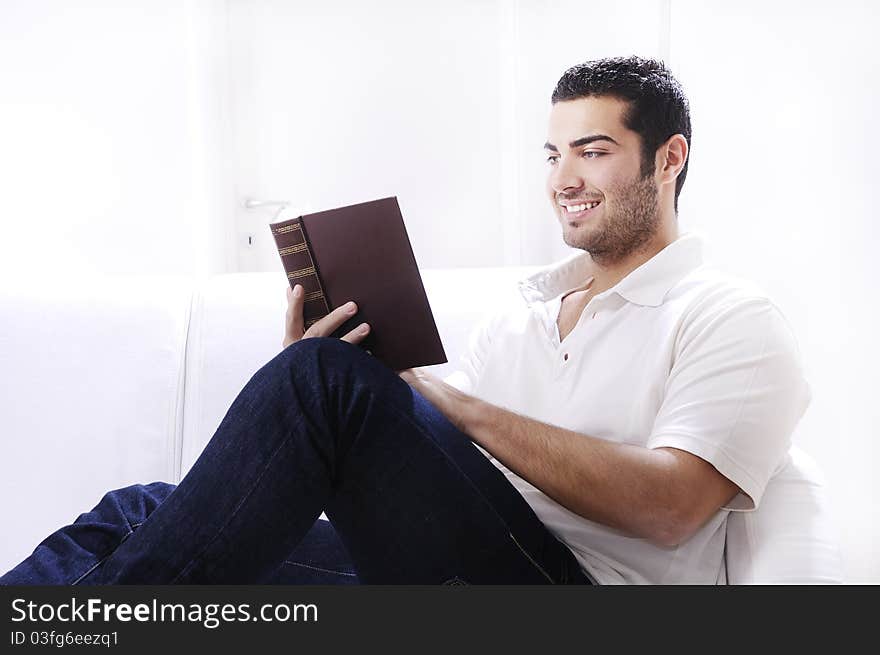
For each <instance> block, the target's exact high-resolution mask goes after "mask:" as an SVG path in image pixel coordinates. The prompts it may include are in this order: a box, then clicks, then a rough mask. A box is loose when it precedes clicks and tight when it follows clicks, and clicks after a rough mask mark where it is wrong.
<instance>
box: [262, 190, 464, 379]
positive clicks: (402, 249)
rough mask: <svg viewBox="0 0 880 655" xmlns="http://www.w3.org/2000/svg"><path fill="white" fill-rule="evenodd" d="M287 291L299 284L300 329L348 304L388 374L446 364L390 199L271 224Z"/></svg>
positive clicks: (394, 201)
mask: <svg viewBox="0 0 880 655" xmlns="http://www.w3.org/2000/svg"><path fill="white" fill-rule="evenodd" d="M270 228H271V230H272V236H273V237H274V238H275V243H276V245H277V246H278V254H279V256H280V257H281V263H282V265H283V266H284V271H285V273H286V274H287V279H288V281H289V283H290V286H291V287H293V286H295V285H297V284H300V285H302V287H303V292H304V294H305V295H304V303H303V320H304V324H305V329H306V330H308V329H309V327H311V326H312V325H314V323H315V322H316V321H318V320H320V319H321V318H323V317H324V316H326V315H327V314H329V313H330V312H331V311H332V310H334V309H336V308H337V307H339V306H340V305H344V304H345V303H346V302H348V301H349V300H353V301H355V302H356V303H357V307H358V311H357V314H355V315H354V317H352V318H351V319H350V320H348V321H346V323H345V324H344V325H342V327H340V328H339V329H338V330H336V332H334V334H333V335H332V336H334V337H337V338H338V337H341V336H343V335H345V334H347V333H348V332H349V331H350V330H352V329H354V328H355V327H357V326H358V325H360V324H361V323H369V324H370V332H369V334H368V335H367V338H366V339H364V340H363V341H362V342H361V343H360V345H361V346H362V347H364V348H366V349H367V350H368V351H369V352H370V353H372V354H373V355H374V356H375V357H377V358H379V359H380V360H381V361H382V362H384V363H385V364H386V365H387V366H388V367H389V368H391V369H392V370H394V371H400V370H403V369H407V368H411V367H414V366H430V365H432V364H443V363H445V362H446V361H447V359H446V352H445V351H444V349H443V343H442V342H441V340H440V334H439V333H438V331H437V325H436V323H435V321H434V314H433V313H432V312H431V306H430V304H429V302H428V296H427V294H426V293H425V287H424V285H423V284H422V276H421V274H420V273H419V268H418V266H417V265H416V259H415V255H414V254H413V250H412V246H411V245H410V241H409V236H408V235H407V232H406V226H405V225H404V222H403V216H402V215H401V213H400V206H399V205H398V203H397V198H396V197H391V198H382V199H381V200H373V201H371V202H363V203H359V204H356V205H349V206H347V207H339V208H337V209H330V210H327V211H321V212H316V213H313V214H305V215H302V216H298V217H296V218H292V219H289V220H286V221H281V222H279V223H271V224H270Z"/></svg>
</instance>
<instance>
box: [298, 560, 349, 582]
mask: <svg viewBox="0 0 880 655" xmlns="http://www.w3.org/2000/svg"><path fill="white" fill-rule="evenodd" d="M284 563H285V564H291V565H293V566H301V567H303V568H304V569H311V570H313V571H320V572H321V573H332V574H335V575H346V576H349V577H351V578H356V577H357V574H356V573H346V572H345V571H332V570H330V569H322V568H321V567H320V566H312V565H310V564H303V563H302V562H294V561H292V560H284Z"/></svg>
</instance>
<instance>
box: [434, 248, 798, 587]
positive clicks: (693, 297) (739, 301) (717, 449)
mask: <svg viewBox="0 0 880 655" xmlns="http://www.w3.org/2000/svg"><path fill="white" fill-rule="evenodd" d="M701 252H702V247H701V243H700V241H699V239H698V238H697V237H695V236H692V235H684V236H682V237H680V238H679V239H678V240H677V241H675V242H674V243H672V244H670V245H669V246H667V247H666V248H665V249H663V250H662V251H661V252H659V253H658V254H657V255H655V256H654V257H653V258H652V259H650V260H649V261H647V262H645V263H644V264H642V265H641V266H639V267H638V268H637V269H635V270H634V271H632V272H631V273H630V274H629V275H627V276H626V277H625V278H624V279H622V280H621V281H620V282H619V283H618V284H616V285H615V286H614V287H612V288H611V289H608V290H606V291H604V292H602V293H599V294H597V295H596V296H595V297H593V298H592V299H591V300H590V302H589V303H588V304H587V305H586V307H585V308H584V310H583V312H582V314H581V316H580V319H579V321H578V323H577V325H576V326H575V327H574V329H573V330H572V331H571V333H570V334H569V335H567V336H566V338H565V340H564V341H562V342H561V343H560V340H559V331H558V329H557V325H556V319H557V317H558V314H559V309H560V306H561V300H562V297H563V295H565V293H566V292H568V291H570V290H572V289H574V288H577V287H579V286H581V285H582V284H583V283H584V281H585V280H586V279H587V278H588V277H589V274H588V272H587V271H588V266H589V264H590V259H589V255H588V254H587V253H580V254H577V255H575V256H573V257H571V258H569V259H567V260H565V261H564V262H562V263H560V264H557V265H554V266H552V267H549V268H547V269H545V270H542V271H540V272H539V273H537V274H535V275H533V276H531V277H529V278H528V279H526V280H524V281H523V282H521V283H520V290H521V292H522V295H523V298H524V299H525V303H524V304H522V305H521V306H518V307H513V308H511V309H510V310H509V311H505V312H504V313H502V314H499V315H497V316H495V317H493V318H492V319H490V320H487V321H484V322H483V323H482V324H481V325H480V326H479V327H478V328H477V329H476V330H475V331H474V333H473V334H472V336H471V342H470V349H469V352H468V353H467V354H466V355H465V356H464V357H463V358H462V362H461V370H460V371H459V372H458V373H456V374H454V375H453V376H451V378H448V379H447V381H449V382H450V383H451V384H453V385H454V386H456V387H458V388H459V389H461V390H462V391H464V392H466V393H470V394H472V395H474V396H477V397H479V398H482V399H483V400H486V401H487V402H490V403H492V404H495V405H498V406H501V407H504V408H507V409H509V410H512V411H514V412H517V413H519V414H522V415H525V416H529V417H531V418H534V419H537V420H539V421H542V422H545V423H550V424H553V425H556V426H559V427H562V428H566V429H569V430H573V431H576V432H580V433H582V434H586V435H590V436H593V437H599V438H601V439H607V440H609V441H615V442H619V443H628V444H634V445H637V446H643V447H646V448H658V447H661V446H668V447H674V448H678V449H681V450H685V451H688V452H691V453H693V454H695V455H697V456H699V457H701V458H703V459H704V460H706V461H708V462H709V463H711V464H712V465H713V466H714V467H715V468H716V469H718V471H720V472H721V473H722V474H723V475H724V476H726V477H727V478H729V479H730V480H731V481H733V482H734V483H736V484H737V485H738V486H739V488H740V489H742V491H743V492H744V493H742V494H739V495H738V496H737V497H736V498H735V499H734V500H733V501H732V502H731V504H730V506H729V507H726V508H724V509H722V510H720V511H719V512H717V513H716V514H715V515H714V516H713V517H712V518H711V519H710V520H709V521H708V522H707V523H706V524H705V525H704V526H703V527H702V528H701V529H700V530H699V531H698V532H697V533H696V534H695V535H694V536H693V537H691V538H690V539H689V540H687V541H686V542H685V543H683V544H681V545H679V546H677V547H672V548H664V547H660V546H656V545H653V544H651V543H650V542H648V541H647V540H644V539H639V538H635V537H632V536H628V535H626V534H623V533H622V532H620V531H618V530H615V529H612V528H609V527H606V526H604V525H601V524H599V523H595V522H593V521H590V520H587V519H585V518H583V517H581V516H579V515H577V514H575V513H573V512H571V511H569V510H567V509H566V508H564V507H563V506H561V505H560V504H559V503H557V502H556V501H554V500H552V499H551V498H549V497H548V496H546V495H545V494H544V493H542V492H541V491H540V490H538V489H537V488H535V487H534V486H532V485H531V484H529V483H528V482H526V481H525V480H524V479H522V478H520V477H519V476H517V475H516V474H514V473H513V472H511V471H509V470H508V469H507V468H506V467H505V466H504V465H503V464H501V463H500V462H498V461H497V460H495V459H494V458H491V456H490V458H491V459H492V461H493V463H494V464H495V465H496V466H497V467H498V468H499V469H501V470H502V471H503V472H504V473H505V475H506V476H507V477H508V479H509V480H510V481H511V483H512V484H513V485H514V486H515V487H516V488H517V489H518V490H519V492H520V493H521V494H522V495H523V496H524V498H525V499H526V501H528V503H529V504H530V505H531V507H532V508H533V509H534V511H535V513H536V514H537V515H538V517H539V518H540V519H541V521H543V522H544V524H545V525H546V526H547V527H548V528H549V529H550V530H551V531H552V532H553V533H554V534H555V535H556V536H557V537H558V538H559V539H560V540H562V541H563V542H564V543H565V544H567V545H568V546H569V548H571V550H572V551H573V552H574V554H575V556H576V557H577V559H578V561H579V562H580V564H581V566H582V567H583V568H584V569H585V570H586V571H587V572H588V573H589V574H590V575H591V576H592V577H593V578H595V579H596V581H597V582H599V583H601V584H614V583H644V584H678V583H691V584H714V583H715V582H716V581H718V579H719V575H720V573H721V569H722V566H723V550H724V541H725V528H726V520H727V515H728V512H729V511H730V510H734V511H736V510H750V509H754V508H756V507H757V506H758V505H759V503H760V501H761V495H762V493H763V492H764V488H765V486H766V485H767V482H768V480H769V479H770V477H771V475H772V474H773V472H774V471H775V470H776V468H777V466H778V465H780V464H781V463H782V461H783V457H784V455H785V453H786V452H787V451H788V449H789V446H790V442H791V435H792V432H793V430H794V427H795V425H796V424H797V422H798V421H799V420H800V418H801V416H802V415H803V413H804V411H805V410H806V408H807V405H808V404H809V401H810V391H809V386H808V384H807V382H806V380H805V379H804V376H803V372H802V368H801V364H800V358H799V354H798V349H797V344H796V342H795V339H794V336H793V334H792V332H791V329H790V328H789V326H788V323H787V322H786V320H785V318H784V317H783V316H782V314H781V313H780V311H779V310H778V309H777V308H776V306H775V305H774V304H773V303H772V302H771V301H770V300H769V299H768V298H767V297H766V296H765V295H764V294H763V293H761V292H760V291H759V290H757V289H756V288H754V287H752V286H751V285H749V284H748V283H745V282H743V281H740V280H736V279H734V278H731V277H729V276H726V275H724V274H722V273H719V272H717V271H715V270H713V269H711V268H708V267H706V266H704V265H703V264H702V254H701ZM483 452H486V451H483ZM486 454H487V455H488V453H486ZM584 493H585V494H588V493H590V490H589V489H584Z"/></svg>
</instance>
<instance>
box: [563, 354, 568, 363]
mask: <svg viewBox="0 0 880 655" xmlns="http://www.w3.org/2000/svg"><path fill="white" fill-rule="evenodd" d="M562 359H564V360H565V361H568V353H565V354H564V355H563V356H562Z"/></svg>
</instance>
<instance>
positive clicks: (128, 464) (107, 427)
mask: <svg viewBox="0 0 880 655" xmlns="http://www.w3.org/2000/svg"><path fill="white" fill-rule="evenodd" d="M527 272H528V269H516V268H495V269H493V268H486V269H455V270H425V271H423V278H424V282H425V287H426V289H427V291H428V295H429V298H430V301H431V304H432V307H433V310H434V313H435V317H436V320H437V323H438V327H439V329H440V332H441V336H442V338H443V342H444V345H445V347H446V350H447V355H448V356H449V359H450V362H451V364H446V365H443V366H439V367H436V371H435V372H436V373H437V374H439V375H441V376H445V375H446V374H448V373H451V372H452V370H453V366H454V362H455V361H456V360H457V357H458V355H459V354H460V353H461V351H462V349H463V347H464V345H465V344H466V342H467V336H468V334H469V332H470V329H471V328H472V326H473V325H474V324H475V322H476V321H477V320H478V319H479V318H481V317H482V316H483V315H484V314H485V313H487V312H489V311H491V310H492V308H493V307H494V306H497V305H501V304H504V303H506V302H511V301H515V300H516V298H517V291H516V284H515V282H516V280H518V279H519V278H521V277H523V276H524V274H525V273H527ZM286 283H287V282H286V280H285V278H284V276H283V274H281V273H279V274H274V273H250V274H236V275H221V276H216V277H213V278H210V279H207V280H202V281H197V280H194V279H192V278H188V277H164V276H162V277H160V276H153V277H90V278H79V279H70V278H68V279H63V278H61V279H26V280H7V281H6V282H5V283H4V286H3V287H0V371H2V375H0V419H2V420H0V426H2V427H0V430H2V435H0V466H2V478H0V492H2V494H0V520H2V525H3V526H4V529H3V533H4V534H3V539H2V540H0V572H5V571H6V570H8V569H9V568H11V567H12V566H14V565H15V564H16V563H17V562H19V561H20V560H22V559H23V558H24V557H26V556H27V555H28V554H29V553H30V552H31V550H32V549H33V547H34V546H35V545H36V544H37V543H38V542H39V541H40V540H41V539H42V538H44V537H45V536H46V535H47V534H49V533H50V532H51V531H52V530H54V529H55V528H57V527H58V526H60V525H63V524H66V523H70V522H72V521H73V520H74V519H75V518H76V516H78V515H79V514H80V513H81V512H84V511H87V510H89V509H91V507H93V506H94V505H95V504H96V503H97V502H98V500H99V499H100V498H101V496H102V495H103V493H104V492H105V491H107V490H109V489H114V488H118V487H122V486H126V485H129V484H133V483H138V482H144V483H146V482H151V481H154V480H165V481H170V482H177V481H179V480H180V478H181V477H182V475H183V474H185V473H186V471H187V470H188V469H189V467H190V466H191V465H192V463H193V462H194V461H195V459H196V457H197V456H198V454H199V453H200V452H201V450H202V449H203V448H204V446H205V444H206V443H207V441H208V440H209V439H210V437H211V435H212V434H213V432H214V430H215V429H216V427H217V425H218V424H219V422H220V420H221V419H222V417H223V415H224V414H225V412H226V410H227V408H228V407H229V405H230V404H231V402H232V400H233V399H234V398H235V396H236V394H237V393H238V391H239V390H240V389H241V387H242V386H243V385H244V384H245V383H246V382H247V380H248V379H249V378H250V376H251V375H252V374H253V373H254V372H255V371H256V370H257V369H258V368H259V367H260V366H262V365H263V364H264V363H265V362H266V361H268V360H269V359H270V358H272V357H273V356H274V355H276V354H277V353H278V352H279V350H280V341H281V337H282V327H283V316H284V311H285V293H284V291H285V285H286ZM489 299H491V300H489ZM822 484H823V483H822V478H821V473H820V472H819V469H818V467H817V466H816V464H815V463H814V462H813V461H812V460H811V459H810V458H809V457H808V456H807V455H805V454H804V453H802V452H800V451H798V450H797V449H794V450H793V452H792V455H791V456H790V457H789V459H788V460H787V462H786V463H785V466H784V467H782V468H781V469H780V471H779V472H778V473H777V475H776V477H775V478H774V480H773V482H771V484H770V486H769V487H768V489H767V492H766V495H765V498H764V500H763V504H762V506H761V508H760V509H759V510H758V511H757V512H752V513H745V514H742V513H739V514H734V515H732V517H731V520H730V521H729V527H728V548H727V564H728V566H727V580H726V581H728V582H730V583H736V584H746V583H835V582H840V581H841V576H842V566H841V562H840V556H839V552H838V543H837V542H838V540H837V535H836V532H835V530H834V522H833V520H832V517H830V516H829V514H828V510H827V506H826V499H825V495H824V492H823V489H822ZM719 582H725V580H724V579H722V580H719Z"/></svg>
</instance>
